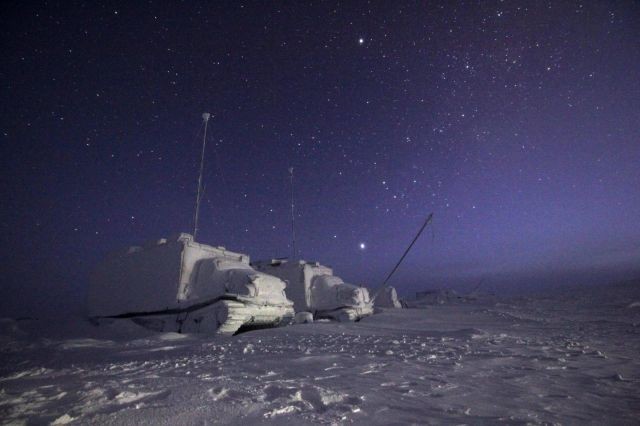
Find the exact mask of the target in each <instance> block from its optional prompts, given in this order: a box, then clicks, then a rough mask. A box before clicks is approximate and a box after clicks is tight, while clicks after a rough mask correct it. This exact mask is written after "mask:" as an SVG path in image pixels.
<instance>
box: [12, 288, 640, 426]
mask: <svg viewBox="0 0 640 426" xmlns="http://www.w3.org/2000/svg"><path fill="white" fill-rule="evenodd" d="M635 288H637V286H635ZM603 294H605V295H609V294H610V292H609V290H607V291H606V292H605V293H603ZM632 294H634V296H630V295H629V292H628V291H627V292H626V293H624V292H623V293H622V296H621V297H617V298H616V297H609V298H605V297H604V296H602V294H600V295H597V294H596V295H594V294H583V295H580V294H575V293H566V294H555V295H553V296H548V297H541V296H538V297H535V298H533V297H532V298H521V299H510V300H504V301H501V302H496V301H492V302H488V301H485V302H482V301H474V302H471V303H465V304H453V305H441V306H427V307H425V308H424V309H405V310H397V309H396V310H387V311H384V312H383V313H380V314H377V315H374V316H372V317H368V318H365V319H364V320H362V321H360V322H358V323H328V322H322V323H314V324H300V325H293V326H289V327H284V328H279V329H269V330H260V331H253V332H249V333H244V334H241V335H238V336H235V337H218V336H215V337H213V336H202V335H188V336H185V335H179V334H173V333H168V334H156V333H152V332H149V331H146V330H144V329H142V328H140V327H138V326H136V325H134V324H133V323H130V322H128V321H127V320H119V321H115V322H113V323H111V324H108V325H102V326H100V327H96V326H94V325H92V324H90V323H88V322H87V321H81V320H76V321H72V322H69V321H67V322H63V321H58V322H44V321H38V320H13V319H4V320H0V348H1V349H0V421H1V422H2V423H3V424H48V423H53V424H65V423H73V424H125V425H126V424H131V425H134V424H152V425H159V424H170V425H192V424H193V425H205V424H214V423H225V424H227V423H231V424H256V423H275V424H296V425H298V424H318V423H320V424H344V423H355V424H385V425H386V424H406V423H419V424H500V423H504V424H544V423H561V424H638V421H639V420H638V419H640V360H639V359H638V354H640V338H639V337H640V298H638V297H637V296H636V295H637V294H638V292H637V291H635V290H634V292H633V293H632ZM605 299H606V300H605Z"/></svg>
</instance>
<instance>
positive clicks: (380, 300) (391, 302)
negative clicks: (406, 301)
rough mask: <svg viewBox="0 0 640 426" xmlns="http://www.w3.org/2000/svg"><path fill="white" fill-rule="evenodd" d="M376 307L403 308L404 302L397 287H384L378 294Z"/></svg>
mask: <svg viewBox="0 0 640 426" xmlns="http://www.w3.org/2000/svg"><path fill="white" fill-rule="evenodd" d="M375 304H376V307H379V308H402V303H401V302H400V299H398V293H397V292H396V289H395V288H394V287H391V286H387V287H384V288H382V289H381V290H380V292H379V293H378V294H377V295H376V298H375Z"/></svg>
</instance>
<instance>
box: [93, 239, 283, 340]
mask: <svg viewBox="0 0 640 426" xmlns="http://www.w3.org/2000/svg"><path fill="white" fill-rule="evenodd" d="M285 287H286V284H285V282H284V281H282V280H281V279H278V278H276V277H273V276H270V275H267V274H264V273H261V272H257V271H256V270H254V269H253V268H252V267H251V266H250V264H249V256H247V255H245V254H241V253H234V252H232V251H229V250H226V249H225V248H224V247H212V246H208V245H205V244H200V243H197V242H195V241H194V240H193V237H192V236H191V235H189V234H184V233H183V234H179V235H178V236H176V237H174V238H170V239H165V238H162V239H160V240H157V241H153V242H150V243H148V244H146V245H144V246H142V247H138V246H136V247H130V248H129V249H127V250H123V251H119V252H116V253H113V254H112V255H111V256H109V257H108V258H107V259H106V260H105V261H104V262H102V263H101V264H100V265H99V266H98V267H97V268H96V270H95V272H94V273H93V275H92V279H91V283H90V288H89V297H88V305H89V306H88V307H89V315H90V316H91V317H94V318H100V317H102V318H104V317H108V318H131V319H133V320H134V321H136V322H138V323H140V324H142V325H144V326H146V327H148V328H151V329H153V330H157V331H177V332H205V333H213V332H217V333H223V334H233V333H235V332H236V331H238V329H239V328H240V327H242V326H248V327H251V326H270V325H272V326H275V325H279V324H281V323H283V322H288V321H289V320H291V319H292V318H293V315H294V310H293V302H291V301H290V300H288V299H287V297H286V295H285V292H284V290H285Z"/></svg>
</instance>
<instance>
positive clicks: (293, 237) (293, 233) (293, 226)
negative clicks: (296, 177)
mask: <svg viewBox="0 0 640 426" xmlns="http://www.w3.org/2000/svg"><path fill="white" fill-rule="evenodd" d="M289 177H290V179H291V247H292V251H293V257H292V258H291V259H295V258H296V256H297V253H296V219H295V218H296V215H295V204H294V202H293V167H289Z"/></svg>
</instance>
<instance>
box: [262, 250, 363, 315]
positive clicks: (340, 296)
mask: <svg viewBox="0 0 640 426" xmlns="http://www.w3.org/2000/svg"><path fill="white" fill-rule="evenodd" d="M252 265H253V266H254V267H255V268H256V269H257V270H258V271H261V272H265V273H267V274H270V275H274V276H276V277H278V278H281V279H283V280H285V281H286V282H287V283H288V284H287V289H286V293H287V297H288V298H289V299H291V300H292V301H293V303H294V308H295V310H296V312H302V311H307V312H311V313H313V314H314V317H315V318H331V319H337V320H339V321H354V320H358V319H360V318H362V317H364V316H367V315H371V314H372V313H373V302H372V301H371V298H370V296H369V290H368V289H366V288H364V287H358V286H355V285H352V284H347V283H345V282H344V281H343V280H342V279H341V278H340V277H337V276H335V275H333V269H331V268H329V267H327V266H324V265H321V264H320V263H318V262H307V261H304V260H298V261H289V260H287V259H272V260H267V261H258V262H255V263H253V264H252Z"/></svg>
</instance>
